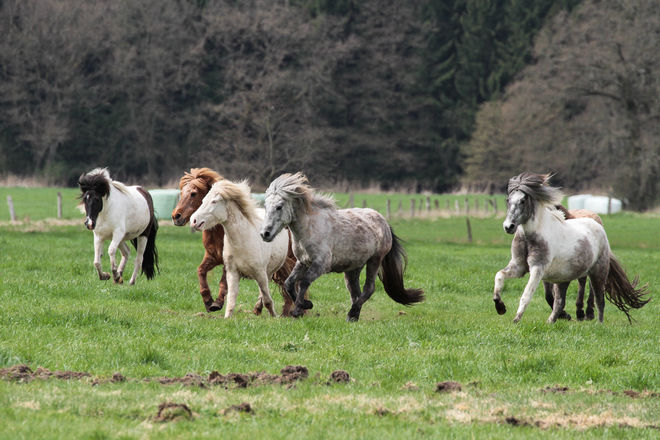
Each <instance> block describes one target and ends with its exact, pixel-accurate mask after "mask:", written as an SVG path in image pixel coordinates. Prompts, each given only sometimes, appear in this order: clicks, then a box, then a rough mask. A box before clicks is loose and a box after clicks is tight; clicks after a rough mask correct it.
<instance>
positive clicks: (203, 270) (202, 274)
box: [197, 252, 227, 313]
mask: <svg viewBox="0 0 660 440" xmlns="http://www.w3.org/2000/svg"><path fill="white" fill-rule="evenodd" d="M217 265H218V264H217V260H216V259H215V258H213V257H212V256H211V255H210V254H209V253H208V252H206V253H205V254H204V259H203V260H202V264H200V265H199V267H198V268H197V278H199V294H200V295H202V301H204V306H205V307H206V312H207V313H210V312H211V311H212V310H211V306H212V305H213V297H212V296H211V289H210V288H209V283H208V281H207V279H206V275H207V274H208V273H209V272H210V271H211V270H212V269H213V268H214V267H216V266H217ZM222 276H223V278H224V280H225V286H226V283H227V275H226V270H225V268H224V266H223V268H222ZM220 283H221V289H222V280H221V281H220ZM225 295H226V293H225ZM218 299H220V296H218ZM223 303H224V298H223ZM221 308H222V304H220V308H218V309H217V310H220V309H221Z"/></svg>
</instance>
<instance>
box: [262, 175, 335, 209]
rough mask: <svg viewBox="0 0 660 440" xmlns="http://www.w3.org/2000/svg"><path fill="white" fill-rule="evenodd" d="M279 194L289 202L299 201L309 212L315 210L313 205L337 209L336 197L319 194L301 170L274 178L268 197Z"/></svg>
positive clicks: (267, 193) (267, 191)
mask: <svg viewBox="0 0 660 440" xmlns="http://www.w3.org/2000/svg"><path fill="white" fill-rule="evenodd" d="M271 194H277V195H278V196H280V197H282V199H284V200H285V201H287V202H295V201H299V202H300V204H301V206H302V207H303V210H304V211H305V213H307V214H311V213H312V212H313V208H312V207H313V206H315V207H318V208H321V209H331V210H336V209H337V203H336V202H335V199H334V198H333V197H332V196H331V195H329V194H318V193H316V192H315V190H314V188H312V187H311V186H309V184H308V181H307V177H306V176H305V175H304V174H303V173H302V172H300V171H298V172H297V173H295V174H291V173H285V174H282V175H281V176H279V177H278V178H277V179H275V180H273V181H272V182H271V184H270V186H269V187H268V189H267V190H266V197H268V196H269V195H271Z"/></svg>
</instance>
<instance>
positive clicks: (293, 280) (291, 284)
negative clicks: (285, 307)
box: [284, 261, 308, 303]
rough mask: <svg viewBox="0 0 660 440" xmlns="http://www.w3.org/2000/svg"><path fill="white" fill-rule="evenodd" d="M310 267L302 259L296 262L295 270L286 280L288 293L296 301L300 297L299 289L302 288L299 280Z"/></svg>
mask: <svg viewBox="0 0 660 440" xmlns="http://www.w3.org/2000/svg"><path fill="white" fill-rule="evenodd" d="M307 270H308V267H307V266H305V265H304V264H302V263H301V262H300V261H297V262H296V265H295V266H293V270H292V271H291V273H290V274H289V276H288V277H287V279H286V281H284V288H285V289H286V293H288V294H289V296H290V297H291V300H292V301H293V302H294V303H295V302H296V298H297V297H298V293H297V290H298V289H300V285H299V284H298V282H299V281H300V279H301V278H302V277H303V276H304V275H305V274H306V273H307Z"/></svg>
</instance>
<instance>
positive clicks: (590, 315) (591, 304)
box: [584, 283, 595, 321]
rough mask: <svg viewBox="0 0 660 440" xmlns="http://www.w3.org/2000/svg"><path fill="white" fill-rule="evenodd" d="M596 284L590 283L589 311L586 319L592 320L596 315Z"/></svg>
mask: <svg viewBox="0 0 660 440" xmlns="http://www.w3.org/2000/svg"><path fill="white" fill-rule="evenodd" d="M594 297H595V295H594V286H592V285H591V283H589V297H588V298H587V313H586V315H585V316H584V319H585V320H587V321H591V320H593V319H594V318H595V316H594Z"/></svg>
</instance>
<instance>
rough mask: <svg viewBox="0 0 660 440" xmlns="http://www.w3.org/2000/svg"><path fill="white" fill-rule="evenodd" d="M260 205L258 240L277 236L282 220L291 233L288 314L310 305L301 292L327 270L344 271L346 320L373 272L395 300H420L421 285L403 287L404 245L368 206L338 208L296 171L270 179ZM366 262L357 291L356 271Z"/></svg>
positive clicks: (371, 283)
mask: <svg viewBox="0 0 660 440" xmlns="http://www.w3.org/2000/svg"><path fill="white" fill-rule="evenodd" d="M265 205H266V218H265V221H264V224H263V227H262V228H261V237H262V238H263V240H264V241H266V242H271V241H273V240H276V239H277V237H278V236H279V233H280V232H281V231H282V229H283V228H285V227H287V226H288V227H289V230H290V231H291V234H292V235H293V252H294V254H295V255H296V258H297V259H298V262H297V263H296V266H295V267H294V268H293V272H291V275H290V276H289V278H287V280H286V289H287V292H289V295H291V298H293V299H294V301H295V305H296V307H295V309H293V311H292V312H291V315H292V316H295V317H297V316H301V315H302V314H303V311H304V310H308V309H311V308H312V307H313V304H312V302H311V301H309V300H308V299H305V298H304V294H305V292H306V291H307V289H308V287H309V285H310V284H311V283H312V282H313V281H314V280H316V279H317V278H318V277H320V276H321V275H324V274H326V273H328V272H339V273H341V272H343V273H344V280H345V282H346V287H347V288H348V291H349V293H350V295H351V302H352V307H351V309H350V311H349V312H348V316H347V318H346V320H347V321H358V320H359V318H360V311H361V310H362V305H363V304H364V303H365V302H366V301H367V300H368V299H369V298H370V297H371V295H372V294H373V293H374V290H375V280H376V274H378V275H379V277H380V279H381V281H382V282H383V286H384V287H385V292H387V294H388V295H389V296H390V298H392V299H393V300H394V301H396V302H398V303H399V304H403V305H412V304H415V303H419V302H421V301H423V300H424V292H423V290H421V289H406V288H405V287H404V284H403V272H404V270H405V265H406V264H407V258H406V254H405V251H404V249H403V246H402V245H401V242H400V240H399V238H398V237H397V236H396V235H394V232H393V231H392V228H391V227H390V225H389V224H388V223H387V221H386V220H385V218H384V217H383V216H382V215H381V214H379V213H378V212H376V211H374V210H373V209H365V208H363V209H359V208H354V209H342V210H340V209H338V208H337V205H336V203H335V201H334V200H333V199H332V198H331V197H329V196H325V195H321V194H316V193H315V191H314V189H313V188H311V187H310V186H309V185H308V184H307V178H306V177H305V176H304V175H303V174H302V173H300V172H298V173H296V174H283V175H281V176H279V177H278V178H277V179H275V180H274V181H273V182H272V183H271V184H270V186H269V187H268V190H267V191H266V203H265ZM365 265H366V267H367V270H366V280H365V283H364V289H363V290H362V291H361V290H360V273H361V272H362V269H363V268H364V267H365ZM297 283H298V285H297V286H296V284H297Z"/></svg>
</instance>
